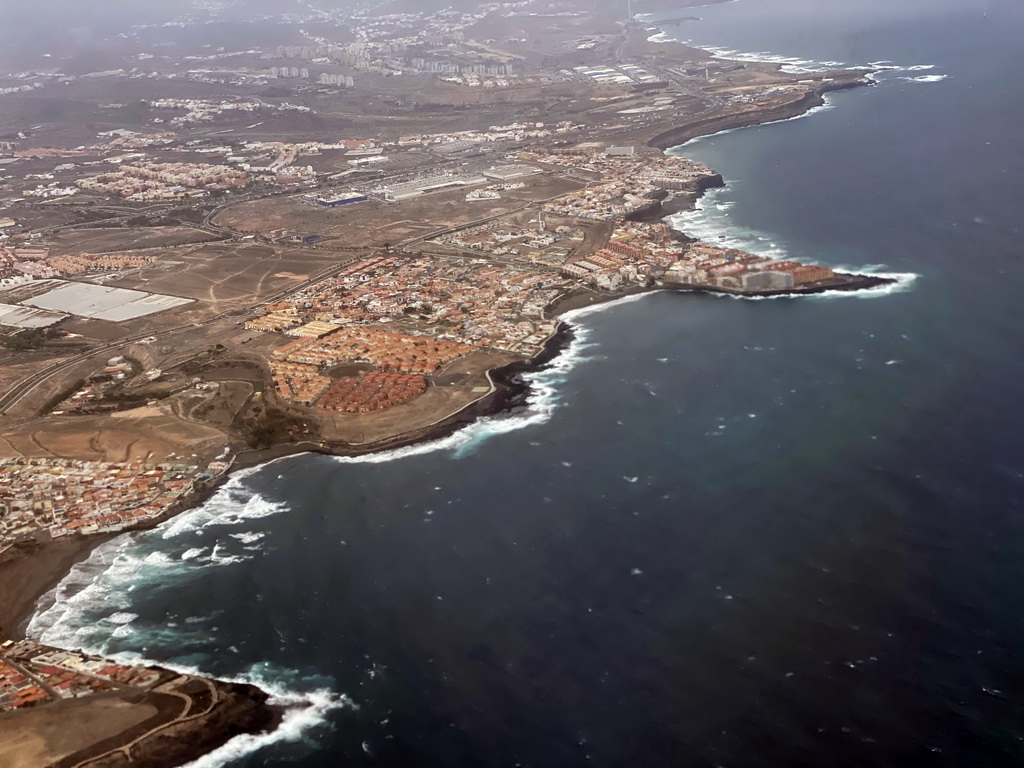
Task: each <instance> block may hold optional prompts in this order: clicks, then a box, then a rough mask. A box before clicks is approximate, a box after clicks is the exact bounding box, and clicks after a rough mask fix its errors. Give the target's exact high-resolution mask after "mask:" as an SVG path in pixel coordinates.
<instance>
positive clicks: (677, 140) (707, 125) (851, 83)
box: [647, 71, 868, 150]
mask: <svg viewBox="0 0 1024 768" xmlns="http://www.w3.org/2000/svg"><path fill="white" fill-rule="evenodd" d="M838 74H839V73H837V75H838ZM865 74H866V72H860V71H857V72H852V73H842V76H841V77H838V76H837V77H836V78H835V79H834V80H833V82H830V83H823V84H822V85H820V86H818V87H817V88H815V89H814V90H811V91H808V92H807V93H805V94H803V95H802V96H800V97H798V98H795V99H790V100H787V101H783V102H782V103H776V104H773V105H771V106H770V107H767V108H763V109H762V108H754V109H748V110H743V111H742V112H735V113H733V114H720V115H714V116H711V117H706V118H702V119H697V120H693V121H691V122H688V123H685V124H683V125H680V126H677V127H673V128H669V129H668V130H665V131H662V132H660V133H656V134H655V135H653V136H651V137H650V138H649V139H648V140H647V145H648V146H651V147H655V148H657V149H662V150H664V149H669V148H671V147H677V146H679V145H680V144H685V143H686V142H688V141H692V140H693V139H696V138H698V137H700V136H710V135H712V134H715V133H721V132H722V131H731V130H735V129H737V128H747V127H749V126H753V125H761V124H763V123H772V122H776V121H779V120H788V119H790V118H794V117H798V116H799V115H802V114H804V113H806V112H809V111H810V110H812V109H814V108H816V107H820V106H822V105H823V104H824V103H825V94H827V93H830V92H832V91H840V90H845V89H848V88H857V87H859V86H862V85H867V84H868V81H866V80H865V79H864V75H865Z"/></svg>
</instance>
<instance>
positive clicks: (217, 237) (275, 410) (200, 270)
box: [0, 0, 885, 766]
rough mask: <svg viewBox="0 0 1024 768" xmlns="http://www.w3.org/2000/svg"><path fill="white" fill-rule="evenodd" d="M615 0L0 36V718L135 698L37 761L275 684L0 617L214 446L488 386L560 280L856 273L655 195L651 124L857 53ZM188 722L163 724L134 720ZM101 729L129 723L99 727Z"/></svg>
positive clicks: (213, 720)
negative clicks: (678, 222) (696, 35)
mask: <svg viewBox="0 0 1024 768" xmlns="http://www.w3.org/2000/svg"><path fill="white" fill-rule="evenodd" d="M642 2H643V0H637V2H636V5H637V6H638V8H636V9H634V8H633V6H632V5H629V6H628V7H627V6H625V5H624V7H623V8H621V9H619V8H617V7H616V8H611V7H607V5H606V4H600V3H590V2H586V0H557V1H556V2H554V3H548V2H544V3H540V2H535V1H534V0H520V1H518V2H509V3H499V2H494V3H486V4H480V5H479V6H475V7H472V8H467V9H462V10H455V9H451V8H443V9H442V8H438V9H431V8H427V7H426V6H424V8H422V9H418V10H416V11H409V10H407V9H406V8H404V7H401V4H400V3H399V4H397V5H396V7H395V8H389V9H387V11H386V12H385V10H384V9H370V8H368V7H359V8H350V7H342V6H346V5H347V4H340V5H339V7H337V8H334V7H331V6H333V5H335V4H328V6H329V7H327V8H322V9H321V8H315V7H314V5H315V4H308V3H305V2H292V0H282V3H284V4H285V5H287V6H288V10H287V11H285V10H282V11H280V12H270V11H267V10H266V9H263V8H255V7H250V4H249V2H248V1H247V0H245V1H243V0H239V2H235V3H209V2H205V0H196V1H195V2H192V1H191V0H190V1H189V2H186V3H183V4H182V7H181V8H175V9H168V10H167V11H166V12H165V13H166V17H167V18H165V19H162V20H161V21H159V22H154V21H152V20H138V21H136V22H133V23H129V22H127V21H126V22H124V23H123V24H121V23H118V24H114V25H113V26H112V27H111V30H110V31H109V35H110V37H111V39H112V40H115V41H116V45H113V46H111V47H110V51H112V52H111V53H109V55H105V56H104V57H101V58H102V61H101V60H100V59H97V60H96V62H95V63H93V61H92V59H90V58H88V57H85V58H82V59H80V58H78V57H76V56H75V55H70V54H68V55H64V54H62V53H60V52H59V51H56V50H55V51H54V52H53V53H52V54H51V53H50V52H48V51H47V52H42V51H39V52H29V53H24V52H22V53H21V54H19V55H20V56H21V57H22V58H21V59H16V58H15V55H14V53H13V52H11V53H8V52H7V51H5V50H0V360H2V361H3V365H2V366H0V632H2V633H3V636H0V641H4V640H5V638H7V637H9V638H10V639H9V640H6V641H5V642H3V644H2V645H0V719H2V718H7V720H6V722H7V723H9V724H12V725H10V727H12V728H14V727H16V726H15V725H13V724H16V723H31V725H25V726H23V727H24V728H25V729H26V732H31V733H35V732H36V731H35V730H33V729H35V728H36V727H37V726H36V725H35V723H37V722H43V721H46V718H48V717H49V718H52V722H53V723H55V722H58V721H59V720H60V718H62V717H66V714H65V713H66V712H67V711H71V708H72V707H81V708H80V709H75V710H73V711H75V712H77V713H78V715H77V716H78V717H80V718H81V722H82V723H86V722H88V723H103V722H107V721H106V720H104V717H105V714H104V712H105V710H104V707H106V706H108V705H109V706H113V704H110V702H113V701H115V700H116V701H123V702H131V703H132V704H133V706H131V707H127V708H126V710H125V711H129V710H130V711H131V712H134V713H135V714H136V715H137V714H138V713H139V712H145V713H148V714H146V715H145V716H143V715H138V717H137V718H136V719H134V720H132V719H131V718H128V719H127V720H124V722H122V721H120V720H116V719H115V720H111V721H110V722H111V723H113V725H109V727H108V726H103V727H100V726H99V725H96V726H95V727H96V735H95V738H92V737H90V736H89V735H88V734H87V733H85V734H84V735H83V733H84V731H85V730H88V729H80V730H82V731H83V733H78V731H76V734H77V735H76V736H75V737H74V738H72V737H71V736H67V737H66V738H65V739H64V741H66V743H64V742H62V741H61V739H57V738H54V739H52V740H51V741H54V742H61V743H60V744H59V749H57V748H56V747H54V748H53V749H52V750H51V751H50V752H47V753H46V754H47V755H49V757H46V758H45V759H43V758H42V757H40V758H39V760H38V761H37V762H38V764H40V765H44V764H46V765H49V764H57V763H58V762H59V761H61V760H64V761H65V763H66V764H68V765H71V764H85V763H87V762H88V761H89V760H92V759H94V758H96V757H99V756H100V753H103V754H104V755H106V756H105V757H104V759H105V760H107V761H108V762H104V763H103V764H104V765H107V764H109V765H122V764H124V765H127V764H131V763H135V762H138V761H142V762H144V764H147V765H150V764H151V765H156V766H164V765H166V766H173V765H177V764H181V763H183V762H187V759H192V758H194V757H196V756H198V754H201V753H202V752H204V751H208V750H209V749H210V748H212V746H216V745H217V744H219V743H223V742H224V741H226V740H227V738H229V736H230V734H232V733H238V732H242V731H246V730H247V731H248V732H249V733H256V732H259V731H260V730H261V729H263V728H267V727H272V726H273V724H274V722H275V721H276V719H277V718H278V713H276V712H275V711H273V708H272V707H270V706H268V705H267V704H266V696H265V695H264V694H262V693H261V692H259V691H256V690H255V689H247V688H246V689H243V688H240V687H237V686H234V687H233V686H231V685H229V684H223V683H217V682H216V681H210V680H205V679H204V678H200V677H195V676H191V675H178V674H175V673H172V672H169V671H167V670H161V669H159V668H156V667H152V666H146V665H137V664H123V663H114V662H111V661H109V660H104V659H101V658H98V657H96V656H93V655H90V654H87V653H85V652H83V651H76V650H71V649H69V650H59V649H55V648H49V647H46V646H43V645H39V644H37V643H36V642H34V641H33V640H32V639H31V638H29V639H25V638H24V628H25V623H26V620H27V617H28V615H30V612H31V609H32V605H33V604H34V602H35V601H36V600H37V599H38V598H39V597H40V596H41V595H42V594H44V593H45V592H46V591H47V590H49V589H51V588H53V586H54V585H55V584H57V583H58V582H59V581H60V579H61V578H62V577H63V576H64V575H65V574H66V572H67V569H68V568H69V567H71V564H72V563H74V562H77V561H79V560H81V559H82V558H83V557H86V556H87V555H88V553H89V552H90V551H91V549H92V548H93V547H95V546H96V545H97V544H98V543H99V542H101V541H106V540H108V539H109V538H111V537H113V536H114V535H116V534H119V533H123V532H128V531H138V530H142V529H147V528H153V527H155V526H158V525H159V524H160V523H161V522H163V521H165V520H167V519H168V518H170V517H171V516H173V515H175V514H177V513H179V512H181V511H183V510H186V509H189V508H190V507H194V506H195V505H197V504H201V503H203V501H204V500H205V499H206V498H208V496H209V494H210V493H212V492H213V491H214V489H215V488H216V487H217V486H218V484H219V483H221V482H222V481H223V480H224V479H225V478H227V477H228V476H229V474H230V473H231V472H232V471H233V470H236V469H239V468H243V467H248V466H254V465H257V464H260V463H261V462H264V461H267V460H269V459H273V458H276V457H279V456H284V455H287V454H290V453H296V452H304V451H318V452H323V453H330V454H342V455H355V454H364V453H368V452H373V451H379V450H383V449H388V448H395V447H399V446H403V445H409V444H411V443H415V442H417V441H421V440H428V439H431V438H436V437H440V436H443V435H446V434H449V433H451V432H452V431H454V430H456V429H459V428H460V427H461V426H463V425H465V424H467V423H468V422H470V421H472V420H473V419H476V418H479V417H481V416H486V415H490V414H494V413H497V412H500V411H503V410H505V409H509V408H514V407H517V404H519V403H522V402H523V399H524V396H525V394H524V393H525V392H526V387H527V384H526V382H525V380H524V379H523V377H522V374H523V372H525V371H530V370H536V369H537V368H539V367H542V366H543V365H545V364H546V363H547V361H549V360H551V359H552V358H553V357H554V356H556V355H558V354H559V352H560V351H561V350H562V349H563V348H564V346H565V345H566V344H567V343H568V340H569V339H570V338H571V335H572V328H571V326H569V325H568V324H566V323H565V322H564V321H563V319H562V318H563V316H564V315H565V313H566V312H568V311H570V310H572V309H576V308H579V307H588V306H595V305H597V304H600V303H602V302H608V301H612V300H615V299H617V298H621V297H623V296H628V295H633V294H637V293H642V292H648V291H675V292H679V293H683V292H703V293H710V294H714V295H733V296H750V297H765V296H780V295H781V296H790V295H799V294H805V293H817V292H824V291H837V290H838V291H855V290H863V289H869V288H872V287H875V286H877V285H880V284H882V283H883V282H884V281H885V279H884V278H881V277H875V276H870V275H858V274H849V273H845V272H839V271H835V270H833V269H832V268H830V267H828V266H826V265H819V264H812V263H804V262H797V261H795V260H789V259H785V258H771V257H768V256H766V255H763V254H758V253H749V252H746V251H743V250H740V249H737V248H733V247H729V246H728V245H727V244H726V243H724V242H718V241H713V242H701V241H699V240H697V239H695V238H693V237H691V236H689V235H688V234H687V233H686V232H681V231H679V230H678V229H677V228H676V227H675V226H674V225H673V218H672V217H673V215H674V214H676V213H679V212H682V211H690V210H693V209H694V208H695V207H696V206H698V205H700V200H701V198H702V197H703V196H704V195H706V194H707V193H708V192H709V191H710V190H713V189H715V188H717V187H721V186H723V184H724V183H725V181H724V179H723V177H722V176H721V175H720V173H719V171H718V170H716V169H713V168H710V167H708V166H707V165H705V164H703V163H700V162H697V161H695V160H692V159H689V158H687V157H684V156H682V155H681V154H679V152H680V151H683V150H675V149H672V148H674V147H677V146H679V145H682V144H684V143H685V142H686V141H687V140H689V139H691V138H693V137H696V136H701V135H708V134H713V133H715V132H717V131H722V130H729V129H733V128H739V127H744V126H748V125H757V124H760V123H764V122H769V121H773V120H779V119H785V118H789V117H794V116H797V115H800V114H804V113H806V112H807V111H808V110H810V109H813V108H814V107H816V106H820V105H821V104H822V103H823V101H824V99H825V98H826V95H827V94H829V93H831V92H834V91H839V90H843V89H846V88H853V87H858V86H863V85H867V84H869V83H870V82H871V81H870V79H869V78H868V75H869V74H870V73H869V72H868V71H867V70H832V69H823V70H819V71H812V70H805V69H793V68H786V67H781V66H779V65H778V64H773V63H769V62H758V61H731V60H728V59H724V58H720V57H717V56H715V55H713V54H712V53H709V52H708V51H704V50H701V49H698V48H693V47H690V46H688V45H684V44H682V43H679V42H675V41H673V40H671V39H668V38H663V36H662V35H661V34H660V30H659V29H658V28H656V27H652V26H650V25H649V23H647V22H645V21H643V19H642V18H641V17H640V16H641V14H643V13H644V12H645V11H643V10H641V9H640V7H639V6H641V4H642ZM161 13H164V12H161ZM219 25H223V26H219ZM115 28H116V31H115ZM199 29H208V30H213V29H216V30H219V31H221V32H223V34H224V35H225V36H226V39H224V40H223V41H221V42H219V43H218V44H214V43H198V42H194V41H192V40H191V39H190V33H192V32H195V31H196V30H199ZM245 30H248V31H249V32H252V35H251V36H249V35H248V34H245V33H244V31H245ZM186 32H188V33H189V34H186ZM104 34H107V33H104ZM232 35H234V36H236V37H237V40H236V39H235V37H232ZM203 39H206V38H203ZM43 53H46V55H45V56H44V55H42V54H43ZM681 300H684V299H683V298H682V297H681ZM8 604H9V605H8ZM26 612H28V613H26ZM105 702H107V703H105ZM136 705H137V706H136ZM46 713H52V714H46ZM94 713H95V714H94ZM154 713H155V714H154ZM232 713H241V715H240V719H239V721H238V722H239V723H242V725H238V726H236V725H234V724H231V723H230V722H229V721H230V718H231V716H232ZM28 714H31V717H32V718H33V719H32V720H27V719H17V718H26V717H27V716H28ZM126 717H127V716H126ZM132 717H134V715H133V716H132ZM47 722H49V721H47ZM119 722H120V723H121V725H120V726H118V725H117V723H119ZM196 724H200V725H201V726H202V728H203V729H205V730H204V731H203V734H204V735H203V738H202V739H198V740H197V741H196V744H197V745H200V746H197V747H195V748H194V749H193V751H194V752H195V754H191V753H189V754H187V755H186V754H185V752H187V749H188V747H187V744H188V741H187V739H186V740H184V741H183V742H182V744H183V746H182V747H181V749H182V750H185V751H182V752H180V753H178V752H173V751H171V752H167V753H166V754H164V753H163V752H161V749H162V748H163V746H166V744H167V743H168V740H167V739H164V738H163V737H162V736H160V734H166V733H191V732H192V731H190V729H191V728H198V727H200V726H199V725H196ZM51 725H52V723H51ZM17 727H22V726H17ZM104 728H107V730H104ZM111 729H112V730H111ZM108 731H110V732H108ZM119 733H120V734H121V737H120V738H121V743H123V744H129V745H135V746H128V747H124V749H123V751H119V749H120V748H115V749H111V746H110V745H114V746H115V747H116V743H117V742H118V734H119ZM151 736H152V738H151ZM75 739H77V741H76V740H75ZM12 743H13V742H12ZM26 743H27V742H26ZM97 745H100V746H97ZM147 745H149V746H147ZM101 747H102V749H101ZM200 747H201V748H200ZM48 748H49V747H48ZM11 749H12V750H15V751H17V750H16V748H15V747H11ZM107 750H109V754H108V752H107ZM133 750H137V751H133ZM195 750H198V751H195ZM40 754H42V753H40ZM12 755H13V757H12ZM54 755H57V756H56V757H54ZM9 757H10V758H11V759H14V757H18V758H19V759H22V756H21V755H20V754H19V755H15V754H14V752H12V753H11V754H10V755H9V754H7V753H5V752H4V746H2V745H0V763H3V762H4V761H5V760H6V759H8V758H9ZM72 758H74V759H72ZM179 758H181V759H179ZM186 758H187V759H186ZM25 759H33V758H25ZM145 760H149V761H150V762H145ZM65 763H60V764H65ZM18 764H25V765H28V764H31V762H29V763H18Z"/></svg>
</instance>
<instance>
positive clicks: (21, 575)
mask: <svg viewBox="0 0 1024 768" xmlns="http://www.w3.org/2000/svg"><path fill="white" fill-rule="evenodd" d="M864 74H866V73H863V72H842V73H836V79H835V81H834V82H830V83H825V84H823V85H822V86H820V87H819V88H818V89H816V90H814V91H812V92H809V93H807V94H805V95H803V96H801V97H800V98H797V99H793V100H791V101H787V102H785V103H783V104H779V105H776V106H774V107H772V108H770V109H760V110H759V109H752V110H745V111H742V112H739V113H736V114H732V115H719V116H714V117H709V118H703V119H698V120H695V121H692V122H688V123H685V124H682V125H679V126H676V127H672V128H669V129H668V130H664V131H662V132H660V133H657V134H655V135H654V136H651V137H650V138H649V139H647V142H646V143H647V144H648V145H649V146H651V147H654V148H657V149H660V150H665V149H668V148H670V147H675V146H678V145H680V144H683V143H685V142H687V141H690V140H692V139H694V138H697V137H699V136H706V135H710V134H714V133H719V132H721V131H725V130H731V129H736V128H742V127H747V126H752V125H758V124H763V123H768V122H775V121H778V120H784V119H788V118H792V117H796V116H798V115H801V114H804V113H806V112H807V111H809V110H811V109H814V108H815V107H819V106H821V105H822V104H823V103H824V97H825V94H826V93H828V92H830V91H836V90H842V89H846V88H852V87H857V86H860V85H865V84H868V83H869V81H867V80H865V79H864V77H863V75H864ZM724 185H725V181H724V179H723V178H722V177H721V175H715V176H713V177H708V178H706V179H702V180H701V182H700V183H699V184H696V185H695V186H694V188H693V189H688V190H680V191H676V192H673V193H666V195H664V196H659V198H657V199H652V201H651V204H650V205H649V206H645V207H644V208H643V209H641V210H640V211H638V212H636V213H634V214H633V216H632V218H633V219H634V220H639V221H656V220H661V219H663V218H665V217H666V216H669V215H671V214H673V213H677V212H679V211H684V210H692V209H693V208H694V206H695V205H696V202H697V201H698V200H699V199H700V198H701V197H702V196H703V195H704V194H705V193H706V192H707V191H708V190H709V189H713V188H716V187H721V186H724ZM678 237H679V238H680V239H683V240H689V238H687V237H686V235H685V234H683V233H679V234H678ZM891 282H893V281H892V280H891V279H889V278H884V277H877V276H872V275H855V274H848V273H837V275H836V279H835V280H834V281H831V282H829V284H827V285H825V284H822V285H814V286H810V287H804V288H797V289H789V290H777V291H761V292H756V293H754V292H742V291H734V290H729V289H722V288H718V287H713V286H704V285H666V284H658V285H652V286H648V287H645V288H637V289H634V290H631V291H627V292H623V293H617V294H599V293H596V292H593V291H589V290H586V289H579V290H577V291H573V292H572V293H571V294H567V295H566V296H563V297H560V298H559V299H558V300H557V301H556V302H555V303H554V304H553V305H552V306H551V307H550V314H551V315H552V316H560V315H563V314H565V313H566V312H568V311H570V310H572V309H576V308H580V307H583V306H597V305H599V304H602V303H606V302H609V301H614V300H617V299H621V298H622V297H623V296H627V295H630V294H635V293H645V292H653V291H662V290H672V291H677V292H684V293H706V294H713V295H732V296H746V297H762V298H768V297H775V296H786V295H793V296H799V295H808V294H815V293H822V292H825V291H858V290H865V289H869V288H874V287H878V286H881V285H885V284H888V283H891ZM573 335H574V331H573V327H572V324H571V323H570V322H560V323H559V324H558V327H557V329H556V332H555V333H554V334H553V335H552V336H551V337H549V338H548V339H547V341H546V342H545V344H544V346H543V348H542V349H541V351H540V352H539V353H538V354H536V355H535V356H534V357H532V358H530V359H529V360H524V361H518V362H514V363H511V364H508V365H505V366H503V367H500V368H496V369H493V370H491V371H489V372H488V376H489V378H490V380H491V382H492V384H493V389H492V391H491V392H490V393H489V394H487V395H485V396H484V397H483V398H481V399H479V400H477V401H476V402H474V403H472V404H471V405H469V406H467V407H466V408H464V409H463V410H461V411H459V412H457V413H455V414H453V415H451V416H449V417H448V418H446V419H443V420H441V421H439V422H437V423H435V424H433V425H430V426H429V427H426V428H423V429H420V430H417V431H415V432H411V433H407V434H404V435H401V436H398V437H396V438H393V439H389V440H384V441H379V442H377V443H373V444H368V445H365V446H358V447H355V446H351V445H344V444H340V443H339V444H330V443H311V442H307V443H301V442H300V443H288V444H279V445H275V446H272V447H270V448H267V449H258V450H257V449H247V448H240V447H239V448H238V450H237V453H236V454H235V459H234V462H233V463H232V466H231V468H230V470H229V472H225V473H224V474H222V475H221V476H219V477H217V478H213V479H211V480H209V481H207V482H204V483H203V484H201V485H198V486H197V488H196V489H195V491H194V492H193V493H192V494H190V495H189V496H188V497H187V498H183V499H182V500H181V501H180V503H179V504H177V505H175V508H174V509H173V510H172V511H171V512H169V513H168V514H166V515H164V516H162V517H161V518H160V519H157V520H154V521H152V522H151V523H148V524H146V525H145V526H140V528H143V527H144V528H152V527H155V526H156V525H159V524H160V523H161V522H164V521H165V520H166V519H168V518H169V517H171V516H173V515H175V514H179V513H181V512H183V511H185V510H187V509H191V508H195V507H196V506H198V505H200V504H202V503H203V502H204V501H206V500H207V499H208V498H209V497H210V496H211V495H212V494H213V493H215V492H216V490H217V488H218V487H220V485H221V484H222V483H224V482H226V480H227V479H228V477H229V476H230V474H231V472H235V471H238V470H240V469H243V468H248V467H253V466H258V465H261V464H264V463H266V462H268V461H272V460H275V459H278V458H283V457H286V456H290V455H295V454H299V453H320V454H325V455H343V456H358V455H365V454H369V453H377V452H380V451H385V450H394V449H398V448H402V447H407V446H411V445H414V444H418V443H422V442H429V441H434V440H439V439H442V438H445V437H448V436H450V435H452V434H453V433H455V432H457V431H459V430H460V429H462V428H464V427H466V426H468V425H469V424H472V423H473V422H475V421H477V420H479V419H481V418H483V417H487V416H493V415H496V414H501V413H508V412H510V411H514V410H515V409H517V408H523V407H526V405H527V403H528V401H529V395H530V384H529V381H528V380H527V378H526V376H527V374H530V373H533V372H537V371H540V370H543V369H544V368H545V367H546V366H547V365H548V364H549V363H550V362H551V361H552V360H554V359H555V358H557V357H558V356H559V355H560V354H562V353H563V352H564V350H565V349H566V348H568V346H569V345H570V344H571V342H572V340H573ZM119 535H120V534H119ZM111 538H113V535H108V536H98V537H91V538H88V539H86V538H84V537H80V536H75V537H68V539H67V541H65V542H62V544H63V545H65V546H64V549H63V550H62V551H61V552H60V553H57V549H56V546H55V545H51V544H50V543H46V544H40V546H39V547H38V548H37V549H36V550H34V551H32V552H25V553H23V554H22V555H21V556H20V557H17V558H10V559H8V560H7V561H5V562H0V584H4V583H6V584H8V585H11V586H12V587H14V585H21V587H20V594H19V595H18V596H17V599H15V598H14V596H13V594H7V592H8V591H10V590H4V589H2V588H0V598H4V599H0V635H2V634H3V631H6V632H7V634H8V635H10V636H12V637H16V638H17V637H22V636H24V633H25V630H26V627H27V624H28V621H29V620H30V618H31V616H32V615H33V612H34V610H35V606H36V604H37V603H38V601H39V599H40V598H41V597H42V596H43V595H45V594H46V593H47V592H48V591H50V590H51V589H53V588H54V587H55V586H56V585H57V584H59V583H60V581H61V580H62V579H63V578H64V577H65V576H66V574H67V572H68V571H69V570H70V568H71V567H72V566H73V565H74V564H75V563H77V562H80V561H82V560H84V559H85V558H87V557H88V556H89V554H90V553H91V552H92V551H93V550H94V549H95V548H96V547H97V546H99V545H100V544H103V543H105V542H107V541H109V540H110V539H111ZM214 682H215V684H216V685H218V686H220V687H221V688H222V690H223V691H224V693H225V699H224V702H223V706H221V705H218V706H217V707H215V708H214V709H213V710H211V711H210V712H209V713H208V716H204V717H203V718H199V719H197V720H195V721H190V722H187V723H181V724H178V725H176V726H174V727H173V728H168V729H167V730H166V731H165V732H161V733H160V734H157V735H154V736H153V737H152V738H149V739H147V740H146V741H145V743H144V744H143V743H141V742H140V745H139V747H138V749H139V751H138V752H137V753H135V754H134V755H133V756H126V755H125V753H123V752H112V753H110V754H109V755H106V756H102V757H101V759H100V760H99V761H97V762H96V763H95V765H97V766H121V765H128V764H129V763H130V764H132V765H145V766H153V768H172V767H173V766H176V765H181V764H182V763H184V762H187V761H188V760H192V759H195V758H197V757H199V756H201V755H202V754H205V753H207V752H209V751H211V750H212V749H215V748H217V747H218V746H220V745H222V744H224V743H225V742H227V741H228V740H230V739H231V738H233V737H235V736H237V735H240V734H243V733H251V734H256V733H264V732H266V731H268V730H272V729H273V728H275V727H276V726H277V725H278V724H279V722H280V719H281V711H280V710H279V709H278V708H277V707H275V706H273V705H272V704H270V703H269V702H268V699H269V696H268V694H266V693H265V692H264V691H261V690H260V689H258V688H256V687H254V686H249V685H240V684H234V683H221V682H217V681H214ZM97 756H98V757H99V756H100V755H99V753H97ZM90 764H92V763H90Z"/></svg>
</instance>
